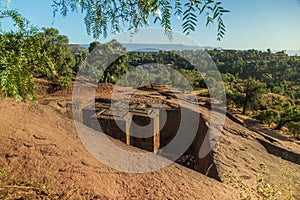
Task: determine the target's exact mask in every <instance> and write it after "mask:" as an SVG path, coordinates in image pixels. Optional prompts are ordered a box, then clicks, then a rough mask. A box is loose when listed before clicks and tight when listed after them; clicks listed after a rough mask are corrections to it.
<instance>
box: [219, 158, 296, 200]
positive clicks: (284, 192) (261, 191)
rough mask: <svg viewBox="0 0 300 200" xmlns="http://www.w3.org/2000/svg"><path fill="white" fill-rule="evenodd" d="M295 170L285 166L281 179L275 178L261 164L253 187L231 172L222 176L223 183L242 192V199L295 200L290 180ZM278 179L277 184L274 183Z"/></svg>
mask: <svg viewBox="0 0 300 200" xmlns="http://www.w3.org/2000/svg"><path fill="white" fill-rule="evenodd" d="M294 171H295V170H294V169H292V168H290V167H288V166H284V167H283V168H281V169H280V175H279V177H274V175H272V172H271V171H270V170H269V169H268V168H267V166H266V165H265V164H264V163H261V164H260V172H258V173H256V174H255V176H256V180H255V183H254V184H253V185H252V187H249V183H248V184H247V183H245V181H243V178H241V177H239V175H236V174H233V173H232V172H229V173H228V174H223V175H222V178H221V179H222V182H224V183H226V184H228V185H231V186H233V187H234V188H236V189H239V191H240V199H241V200H248V199H261V200H269V199H271V200H280V199H284V200H293V199H295V198H294V196H293V194H294V192H295V191H294V189H293V180H292V179H291V178H290V177H291V174H293V173H294ZM274 178H276V180H277V182H274V180H273V179H274Z"/></svg>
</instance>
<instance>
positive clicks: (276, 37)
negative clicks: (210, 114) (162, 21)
mask: <svg viewBox="0 0 300 200" xmlns="http://www.w3.org/2000/svg"><path fill="white" fill-rule="evenodd" d="M0 1H3V0H0ZM51 4H52V0H12V3H11V8H15V9H17V10H19V12H20V13H21V14H22V15H23V16H24V17H26V18H27V19H29V20H30V21H31V23H32V24H35V25H37V26H39V27H50V26H52V27H55V28H57V29H59V31H60V32H61V33H62V34H64V35H67V36H68V37H69V39H70V42H71V43H90V42H91V41H93V38H92V37H90V36H88V35H87V33H86V29H85V26H84V23H83V17H84V16H83V14H80V13H69V15H68V16H67V17H65V18H64V17H61V16H60V15H57V16H56V17H55V18H54V23H53V24H52V22H53V16H52V14H53V13H52V7H51ZM223 6H224V7H225V8H226V9H229V10H230V11H231V12H230V13H228V14H226V16H225V17H224V21H225V24H226V29H227V33H226V36H225V38H224V39H223V40H222V41H221V42H218V41H217V40H216V27H215V26H210V27H205V20H204V19H203V21H200V22H199V25H198V27H197V30H196V32H194V33H192V34H191V35H190V36H189V37H191V38H192V39H193V40H194V41H196V42H197V43H198V44H199V45H202V46H204V45H207V46H214V47H223V48H233V49H252V48H254V49H261V50H266V49H268V48H270V49H273V50H300V24H299V21H300V0H223ZM172 23H173V28H174V30H177V31H181V26H180V21H179V20H177V19H176V18H174V19H173V21H172ZM9 24H10V23H9V22H8V21H4V22H3V23H2V29H4V30H6V29H9V28H11V26H10V25H9ZM152 26H153V25H152ZM155 27H157V26H155ZM149 37H151V36H149ZM149 37H148V38H147V39H148V40H153V39H154V38H155V36H153V35H152V38H149ZM100 41H104V39H103V38H101V39H100ZM134 41H135V42H143V41H142V39H141V40H139V39H138V38H136V39H135V40H134ZM125 42H128V41H126V40H125Z"/></svg>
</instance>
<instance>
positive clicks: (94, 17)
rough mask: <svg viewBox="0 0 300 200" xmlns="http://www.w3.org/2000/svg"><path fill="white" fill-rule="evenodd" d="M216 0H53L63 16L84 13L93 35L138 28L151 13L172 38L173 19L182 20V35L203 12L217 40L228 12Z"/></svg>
mask: <svg viewBox="0 0 300 200" xmlns="http://www.w3.org/2000/svg"><path fill="white" fill-rule="evenodd" d="M221 4H222V3H221V1H218V0H187V1H180V0H173V1H172V0H106V1H101V0H96V1H95V0H53V8H54V15H55V14H56V13H60V14H62V15H63V16H66V15H67V14H68V12H69V11H71V12H74V11H78V9H79V10H80V11H81V12H82V13H85V18H84V23H85V25H86V29H87V33H88V34H89V35H93V37H94V38H99V36H104V37H106V36H107V35H108V32H109V28H110V29H111V32H112V33H117V32H121V31H124V30H123V29H124V27H125V29H128V30H137V29H138V28H140V27H143V26H149V24H150V22H149V20H150V19H151V16H153V17H154V23H156V22H157V21H159V22H160V25H161V26H162V27H163V28H164V30H165V34H166V35H167V36H168V37H169V39H172V18H173V17H177V18H178V19H180V20H181V21H182V29H183V32H184V33H185V34H190V33H191V32H192V31H195V30H196V26H197V25H198V23H199V19H200V18H199V16H200V15H203V14H205V17H206V26H208V25H209V24H213V23H214V22H216V23H217V40H221V39H222V38H223V36H224V35H225V32H226V30H225V25H224V21H223V15H224V13H227V12H229V11H228V10H226V9H224V8H223V7H222V6H221Z"/></svg>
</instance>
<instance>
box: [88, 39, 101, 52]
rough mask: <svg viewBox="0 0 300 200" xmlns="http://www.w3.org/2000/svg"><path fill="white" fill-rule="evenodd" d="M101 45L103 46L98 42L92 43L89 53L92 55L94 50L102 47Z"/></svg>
mask: <svg viewBox="0 0 300 200" xmlns="http://www.w3.org/2000/svg"><path fill="white" fill-rule="evenodd" d="M100 45H101V43H100V42H97V41H94V42H92V43H90V46H89V52H90V53H91V52H92V51H93V49H95V48H96V47H97V46H100Z"/></svg>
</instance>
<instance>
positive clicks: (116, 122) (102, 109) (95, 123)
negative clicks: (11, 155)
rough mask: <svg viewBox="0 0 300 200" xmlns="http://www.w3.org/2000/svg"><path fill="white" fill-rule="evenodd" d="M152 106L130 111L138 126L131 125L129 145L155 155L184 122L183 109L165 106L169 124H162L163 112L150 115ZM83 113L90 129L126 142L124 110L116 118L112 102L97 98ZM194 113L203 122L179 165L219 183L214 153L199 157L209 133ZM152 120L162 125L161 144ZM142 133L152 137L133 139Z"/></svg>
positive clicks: (140, 105) (137, 105) (131, 108)
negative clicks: (157, 149) (182, 118)
mask: <svg viewBox="0 0 300 200" xmlns="http://www.w3.org/2000/svg"><path fill="white" fill-rule="evenodd" d="M113 103H114V102H113ZM149 107H150V106H149V105H144V104H140V103H139V104H130V106H129V112H130V113H131V116H130V117H129V118H131V119H132V121H133V122H134V123H135V124H136V125H138V126H133V125H132V124H130V127H129V132H130V134H131V135H132V136H130V142H129V143H130V145H132V146H135V147H138V148H140V149H144V150H147V151H151V152H153V151H154V152H155V145H156V146H157V145H158V146H157V147H156V148H159V149H161V148H162V147H164V146H166V145H167V144H169V143H170V141H172V139H173V138H174V137H175V135H176V134H177V132H178V129H179V127H180V123H181V112H182V109H180V108H179V107H178V108H174V107H172V108H171V107H169V108H166V107H165V108H164V109H165V111H164V112H165V113H166V119H165V120H166V121H165V123H162V122H163V119H162V118H161V117H160V116H161V112H162V110H161V108H155V109H156V110H158V111H156V112H157V113H158V115H157V116H151V115H150V114H149ZM183 109H185V108H183ZM189 112H191V111H189ZM82 114H83V123H84V124H86V125H87V126H89V127H91V128H93V129H95V130H98V131H103V132H104V133H105V134H107V135H109V136H111V137H113V138H116V139H118V140H120V141H122V142H124V143H126V141H127V140H126V133H125V131H124V130H127V129H126V117H124V113H123V111H122V109H120V112H119V116H118V112H117V114H116V113H114V117H113V114H112V111H111V101H110V100H107V99H96V101H95V107H94V106H87V107H85V108H83V110H82ZM125 114H126V113H125ZM193 114H195V115H199V116H200V122H199V123H198V124H195V126H198V128H197V134H196V137H195V138H194V139H193V141H192V144H191V145H190V146H189V148H188V149H187V150H186V151H185V152H184V154H182V155H181V156H180V158H179V159H178V160H177V161H176V162H177V163H179V164H181V165H184V166H186V167H188V168H190V169H193V170H195V171H198V172H200V173H202V174H205V175H207V176H209V177H211V178H215V179H217V180H220V178H219V176H218V173H217V169H216V166H215V164H214V158H213V152H210V153H209V154H208V155H207V156H206V157H204V158H199V157H198V154H199V151H200V148H201V146H202V144H203V142H204V138H205V136H206V134H207V130H208V127H207V125H206V123H205V121H204V119H203V117H202V116H201V114H200V113H196V112H194V113H193ZM150 118H152V120H155V119H156V120H158V122H157V123H159V125H158V126H159V129H158V131H159V130H160V131H159V142H156V144H155V138H154V135H155V132H157V131H155V130H157V129H155V123H154V126H153V128H149V125H150V122H151V119H150ZM99 125H100V126H99ZM145 126H148V129H147V131H148V132H147V133H145V129H143V127H145ZM100 127H101V128H100ZM156 128H157V127H156ZM184 130H186V131H187V132H188V131H189V127H185V129H184ZM149 131H150V133H149ZM151 132H152V133H151ZM141 134H146V136H150V137H145V136H143V135H142V136H143V137H134V136H135V135H139V136H140V135H141ZM127 142H128V141H127ZM127 144H128V143H127ZM172 153H173V152H162V151H158V154H160V155H162V156H164V157H166V158H168V155H171V154H172Z"/></svg>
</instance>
